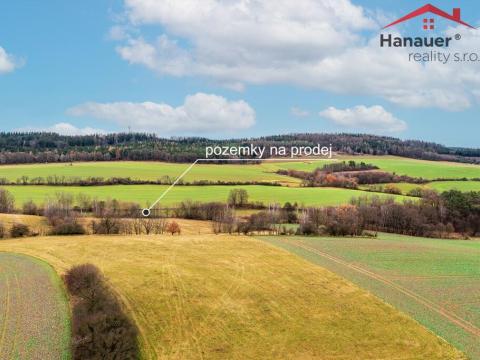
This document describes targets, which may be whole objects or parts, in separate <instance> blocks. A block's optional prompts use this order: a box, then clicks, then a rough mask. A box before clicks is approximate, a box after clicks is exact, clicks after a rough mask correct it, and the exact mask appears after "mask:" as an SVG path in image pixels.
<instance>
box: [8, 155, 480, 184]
mask: <svg viewBox="0 0 480 360" xmlns="http://www.w3.org/2000/svg"><path fill="white" fill-rule="evenodd" d="M338 159H339V160H340V161H348V160H355V161H356V162H360V161H364V162H366V163H370V164H374V165H377V166H378V167H380V169H381V170H384V171H387V172H395V173H396V174H399V175H409V176H412V177H423V178H425V179H436V178H455V179H460V178H464V177H466V178H480V165H469V164H460V163H453V162H436V161H425V160H414V159H407V158H401V157H394V156H358V157H346V156H341V157H339V158H338ZM325 163H326V162H325V161H320V160H318V161H314V160H312V161H308V162H296V161H288V162H269V161H266V162H264V163H262V164H258V165H242V164H227V165H215V164H197V165H195V166H194V167H193V168H192V170H191V171H190V172H189V173H188V174H187V175H186V176H185V177H184V180H185V181H187V182H192V181H195V180H197V181H198V180H209V181H242V182H246V181H266V182H280V183H286V184H290V185H295V184H298V183H299V182H300V181H299V180H298V179H293V178H290V177H286V176H281V175H277V174H275V172H276V171H277V170H279V169H296V170H303V171H312V170H315V169H316V168H317V167H321V166H323V165H324V164H325ZM188 166H189V164H175V163H164V162H144V161H139V162H133V161H117V162H115V161H112V162H87V163H73V164H70V163H61V164H57V163H55V164H28V165H2V166H0V178H5V179H8V180H9V181H16V180H17V179H20V178H21V177H22V176H28V177H29V178H30V179H33V178H36V177H42V178H47V177H48V176H55V175H56V176H60V177H62V176H65V177H66V178H74V177H80V178H86V177H90V176H95V177H103V178H105V179H107V178H112V177H123V178H125V177H130V178H132V179H137V180H158V179H161V178H162V177H164V176H169V177H170V178H176V177H177V176H179V175H180V174H181V173H182V172H183V171H184V170H185V169H187V168H188Z"/></svg>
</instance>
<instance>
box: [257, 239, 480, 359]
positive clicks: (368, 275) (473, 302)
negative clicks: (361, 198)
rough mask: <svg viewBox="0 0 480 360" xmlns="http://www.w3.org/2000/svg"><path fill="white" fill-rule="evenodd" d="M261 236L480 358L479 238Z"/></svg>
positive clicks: (472, 355) (474, 357)
mask: <svg viewBox="0 0 480 360" xmlns="http://www.w3.org/2000/svg"><path fill="white" fill-rule="evenodd" d="M262 239H263V240H266V241H268V242H269V243H272V244H275V245H277V246H280V247H282V248H284V249H287V250H289V251H291V252H293V253H295V254H297V255H300V256H302V257H304V258H305V259H308V260H309V261H311V262H313V263H316V264H319V265H321V266H322V267H325V268H327V269H329V270H331V271H333V272H335V273H337V274H339V275H341V276H343V277H345V278H346V279H348V280H350V281H352V282H354V283H356V284H357V285H359V286H361V287H362V288H365V289H367V290H368V291H370V292H372V293H373V294H375V295H377V296H378V297H380V298H381V299H384V300H385V301H386V302H388V303H389V304H392V305H394V306H395V307H397V308H398V309H400V310H402V311H404V312H406V313H407V314H409V315H411V316H412V317H413V318H414V319H416V320H417V321H419V322H420V323H422V324H423V325H425V326H426V327H428V328H429V329H431V330H432V331H434V332H435V333H436V334H439V335H440V336H441V337H443V338H444V339H446V340H447V341H449V342H450V343H452V344H454V345H455V346H457V347H458V348H460V349H461V350H463V351H465V352H466V353H467V355H469V356H470V357H471V358H472V359H479V358H480V341H479V339H480V312H479V311H478V310H479V308H480V297H479V294H480V241H463V240H439V239H427V238H418V237H409V236H401V235H393V234H380V235H379V237H378V238H328V237H322V238H314V237H291V238H286V237H262ZM418 358H422V357H418Z"/></svg>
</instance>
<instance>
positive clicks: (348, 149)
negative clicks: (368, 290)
mask: <svg viewBox="0 0 480 360" xmlns="http://www.w3.org/2000/svg"><path fill="white" fill-rule="evenodd" d="M250 144H253V145H255V146H265V147H266V149H267V150H268V149H269V148H270V147H271V146H315V145H317V144H324V145H329V144H332V147H333V151H335V152H342V153H345V154H366V155H397V156H404V157H409V158H415V159H423V160H436V161H439V160H444V161H456V162H464V163H480V149H468V148H454V147H447V146H443V145H440V144H435V143H431V142H424V141H418V140H400V139H397V138H393V137H385V136H375V135H366V134H322V133H318V134H289V135H276V136H266V137H258V138H244V139H226V140H210V139H206V138H197V137H179V138H169V139H167V138H161V137H157V136H156V135H154V134H140V133H118V134H106V135H100V134H98V135H84V136H62V135H59V134H56V133H36V132H30V133H0V164H25V163H56V162H77V161H116V160H133V161H142V160H143V161H167V162H192V161H195V160H196V159H198V158H202V157H204V154H205V147H206V146H215V145H219V146H242V145H250Z"/></svg>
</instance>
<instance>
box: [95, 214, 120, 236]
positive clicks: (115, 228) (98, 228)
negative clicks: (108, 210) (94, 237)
mask: <svg viewBox="0 0 480 360" xmlns="http://www.w3.org/2000/svg"><path fill="white" fill-rule="evenodd" d="M120 230H121V226H120V220H118V219H115V218H113V217H110V216H105V217H104V218H102V219H100V221H98V222H96V221H92V231H93V233H94V234H104V235H111V234H120Z"/></svg>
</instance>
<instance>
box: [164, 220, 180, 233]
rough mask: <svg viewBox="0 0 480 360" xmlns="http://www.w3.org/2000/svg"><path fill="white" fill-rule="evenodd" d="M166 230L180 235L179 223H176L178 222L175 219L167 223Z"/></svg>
mask: <svg viewBox="0 0 480 360" xmlns="http://www.w3.org/2000/svg"><path fill="white" fill-rule="evenodd" d="M167 232H169V233H170V234H172V235H175V234H178V235H180V233H181V229H180V225H178V223H177V222H175V221H172V222H170V223H168V225H167Z"/></svg>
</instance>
